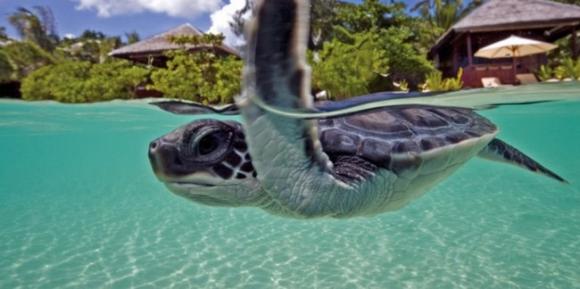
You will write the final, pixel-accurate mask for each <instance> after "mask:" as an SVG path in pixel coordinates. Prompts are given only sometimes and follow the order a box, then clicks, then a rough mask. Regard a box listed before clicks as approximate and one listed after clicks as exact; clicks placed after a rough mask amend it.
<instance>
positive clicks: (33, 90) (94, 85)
mask: <svg viewBox="0 0 580 289" xmlns="http://www.w3.org/2000/svg"><path fill="white" fill-rule="evenodd" d="M148 75H149V70H147V69H145V68H140V67H136V66H133V65H131V64H129V63H128V62H126V61H115V62H111V63H103V64H95V65H93V64H91V63H90V62H82V61H68V62H63V63H59V64H54V65H49V66H45V67H42V68H40V69H38V70H36V71H34V72H33V73H31V74H30V75H29V76H28V77H26V78H25V79H24V81H23V82H22V87H21V92H22V98H23V99H26V100H56V101H61V102H71V103H78V102H93V101H104V100H111V99H115V98H124V99H129V98H134V97H135V94H134V90H135V88H136V87H137V85H139V84H140V83H143V82H145V81H146V80H147V78H148Z"/></svg>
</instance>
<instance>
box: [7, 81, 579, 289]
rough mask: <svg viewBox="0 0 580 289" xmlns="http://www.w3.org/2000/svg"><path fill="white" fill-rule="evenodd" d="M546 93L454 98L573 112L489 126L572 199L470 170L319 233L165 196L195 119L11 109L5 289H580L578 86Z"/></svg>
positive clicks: (531, 180)
mask: <svg viewBox="0 0 580 289" xmlns="http://www.w3.org/2000/svg"><path fill="white" fill-rule="evenodd" d="M546 87H548V86H530V87H521V88H503V89H498V90H476V91H467V92H460V93H458V94H459V95H460V96H458V97H461V98H468V97H472V98H477V99H478V100H477V102H487V103H497V99H504V98H510V97H512V95H516V96H518V97H520V95H521V97H524V96H526V95H527V96H530V97H532V98H534V101H537V100H549V99H561V98H566V99H568V101H564V102H549V103H542V104H534V105H523V106H502V107H499V108H496V109H493V110H485V111H481V113H482V114H484V115H485V116H487V117H489V118H490V119H491V120H493V121H494V122H495V123H497V124H498V125H499V126H500V128H501V133H500V137H501V138H502V139H504V140H506V141H508V142H510V143H512V144H513V145H515V146H516V147H518V148H520V149H521V150H523V151H524V152H526V153H528V154H530V155H532V156H533V157H534V158H536V159H537V160H538V161H540V162H542V163H543V164H545V165H546V166H548V167H549V168H552V169H553V170H555V171H556V172H558V173H559V174H560V175H562V176H563V177H565V178H567V179H568V180H570V181H571V183H572V184H571V185H567V186H566V185H561V184H559V183H557V182H554V181H552V180H550V179H547V178H543V177H540V176H536V175H533V174H530V173H528V172H526V171H523V170H520V169H517V168H512V167H510V166H505V165H501V164H495V163H490V162H486V161H482V160H473V161H471V162H469V164H468V165H467V166H466V167H464V168H463V169H461V170H460V171H459V172H458V173H456V174H455V175H454V176H453V177H451V178H450V179H448V180H446V181H445V182H443V183H442V184H441V185H439V186H438V187H437V188H435V189H434V190H432V191H431V192H429V193H427V195H426V196H425V197H423V198H421V199H419V200H417V201H415V202H414V203H413V204H411V205H410V206H408V207H407V208H405V209H403V210H401V211H398V212H394V213H389V214H383V215H380V216H377V217H374V218H358V219H350V220H318V221H309V222H305V221H297V220H290V219H282V218H278V217H273V216H270V215H267V214H265V213H263V212H262V211H259V210H257V209H217V208H210V207H203V206H199V205H196V204H193V203H190V202H187V201H185V200H182V199H180V198H177V197H175V196H173V195H172V194H170V193H168V192H167V191H166V190H165V188H164V187H163V186H162V185H161V184H160V183H159V182H158V181H157V180H156V179H155V177H154V176H153V174H152V173H151V170H150V168H149V164H148V160H147V156H146V150H147V145H148V143H149V141H150V140H152V139H154V138H155V137H157V136H160V135H162V134H164V133H166V132H167V131H169V130H171V129H173V128H174V127H176V126H178V125H181V124H183V123H186V122H188V121H190V120H191V117H188V116H175V115H171V114H168V113H165V112H162V111H160V110H158V109H157V108H155V107H152V106H149V105H146V104H143V103H139V102H113V103H104V104H94V105H62V104H56V103H23V102H18V101H2V102H0V160H1V163H0V184H1V186H0V215H1V216H2V218H0V276H1V277H0V288H421V289H424V288H446V289H454V288H470V289H473V288H485V289H488V288H501V289H505V288H522V289H524V288H526V289H527V288H566V289H568V288H580V270H578V268H579V267H580V238H579V237H580V233H579V232H580V166H578V160H579V159H580V102H577V101H570V100H573V99H577V98H576V96H578V95H580V93H576V92H574V93H572V91H580V85H579V84H575V83H569V84H560V85H551V86H550V87H549V88H550V89H546ZM559 91H560V92H559ZM445 97H447V96H445ZM484 97H486V98H487V100H490V101H487V100H486V101H482V100H480V98H484ZM492 98H493V99H494V100H491V99H492Z"/></svg>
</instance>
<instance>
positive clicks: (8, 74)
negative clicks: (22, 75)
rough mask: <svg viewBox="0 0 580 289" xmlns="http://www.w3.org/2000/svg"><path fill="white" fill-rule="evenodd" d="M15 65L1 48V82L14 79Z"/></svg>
mask: <svg viewBox="0 0 580 289" xmlns="http://www.w3.org/2000/svg"><path fill="white" fill-rule="evenodd" d="M13 74H14V67H12V64H11V63H10V60H9V59H8V56H7V55H6V53H5V52H4V50H3V49H0V83H2V82H8V81H10V80H12V78H13Z"/></svg>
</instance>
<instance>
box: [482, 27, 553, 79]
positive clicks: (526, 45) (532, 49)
mask: <svg viewBox="0 0 580 289" xmlns="http://www.w3.org/2000/svg"><path fill="white" fill-rule="evenodd" d="M557 47H558V46H556V45H554V44H551V43H547V42H542V41H538V40H533V39H528V38H523V37H518V36H514V35H512V36H510V37H508V38H506V39H504V40H501V41H498V42H496V43H493V44H491V45H488V46H486V47H483V48H481V49H479V50H478V51H477V52H476V53H475V56H477V57H482V58H505V57H512V58H513V68H514V77H515V75H516V73H517V72H516V57H523V56H527V55H533V54H539V53H546V52H548V51H550V50H552V49H555V48H557Z"/></svg>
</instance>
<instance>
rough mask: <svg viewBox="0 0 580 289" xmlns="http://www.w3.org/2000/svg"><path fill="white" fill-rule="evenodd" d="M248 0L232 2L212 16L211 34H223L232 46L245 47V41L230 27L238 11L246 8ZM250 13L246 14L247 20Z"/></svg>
mask: <svg viewBox="0 0 580 289" xmlns="http://www.w3.org/2000/svg"><path fill="white" fill-rule="evenodd" d="M244 5H246V0H230V3H229V4H227V5H225V6H224V7H222V9H220V10H218V11H216V12H213V13H212V14H211V16H210V17H211V22H212V23H211V27H210V28H209V30H208V32H209V33H215V34H218V33H221V34H223V35H224V36H225V37H226V40H225V42H226V43H227V44H229V45H231V46H236V47H239V46H241V45H244V43H245V40H244V39H243V38H241V37H238V36H236V35H235V34H234V33H233V32H232V30H231V27H230V22H231V21H232V17H233V16H234V14H235V13H236V11H238V10H240V9H242V8H244ZM250 14H251V13H250V12H249V13H246V15H245V17H246V19H247V18H249V17H250Z"/></svg>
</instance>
